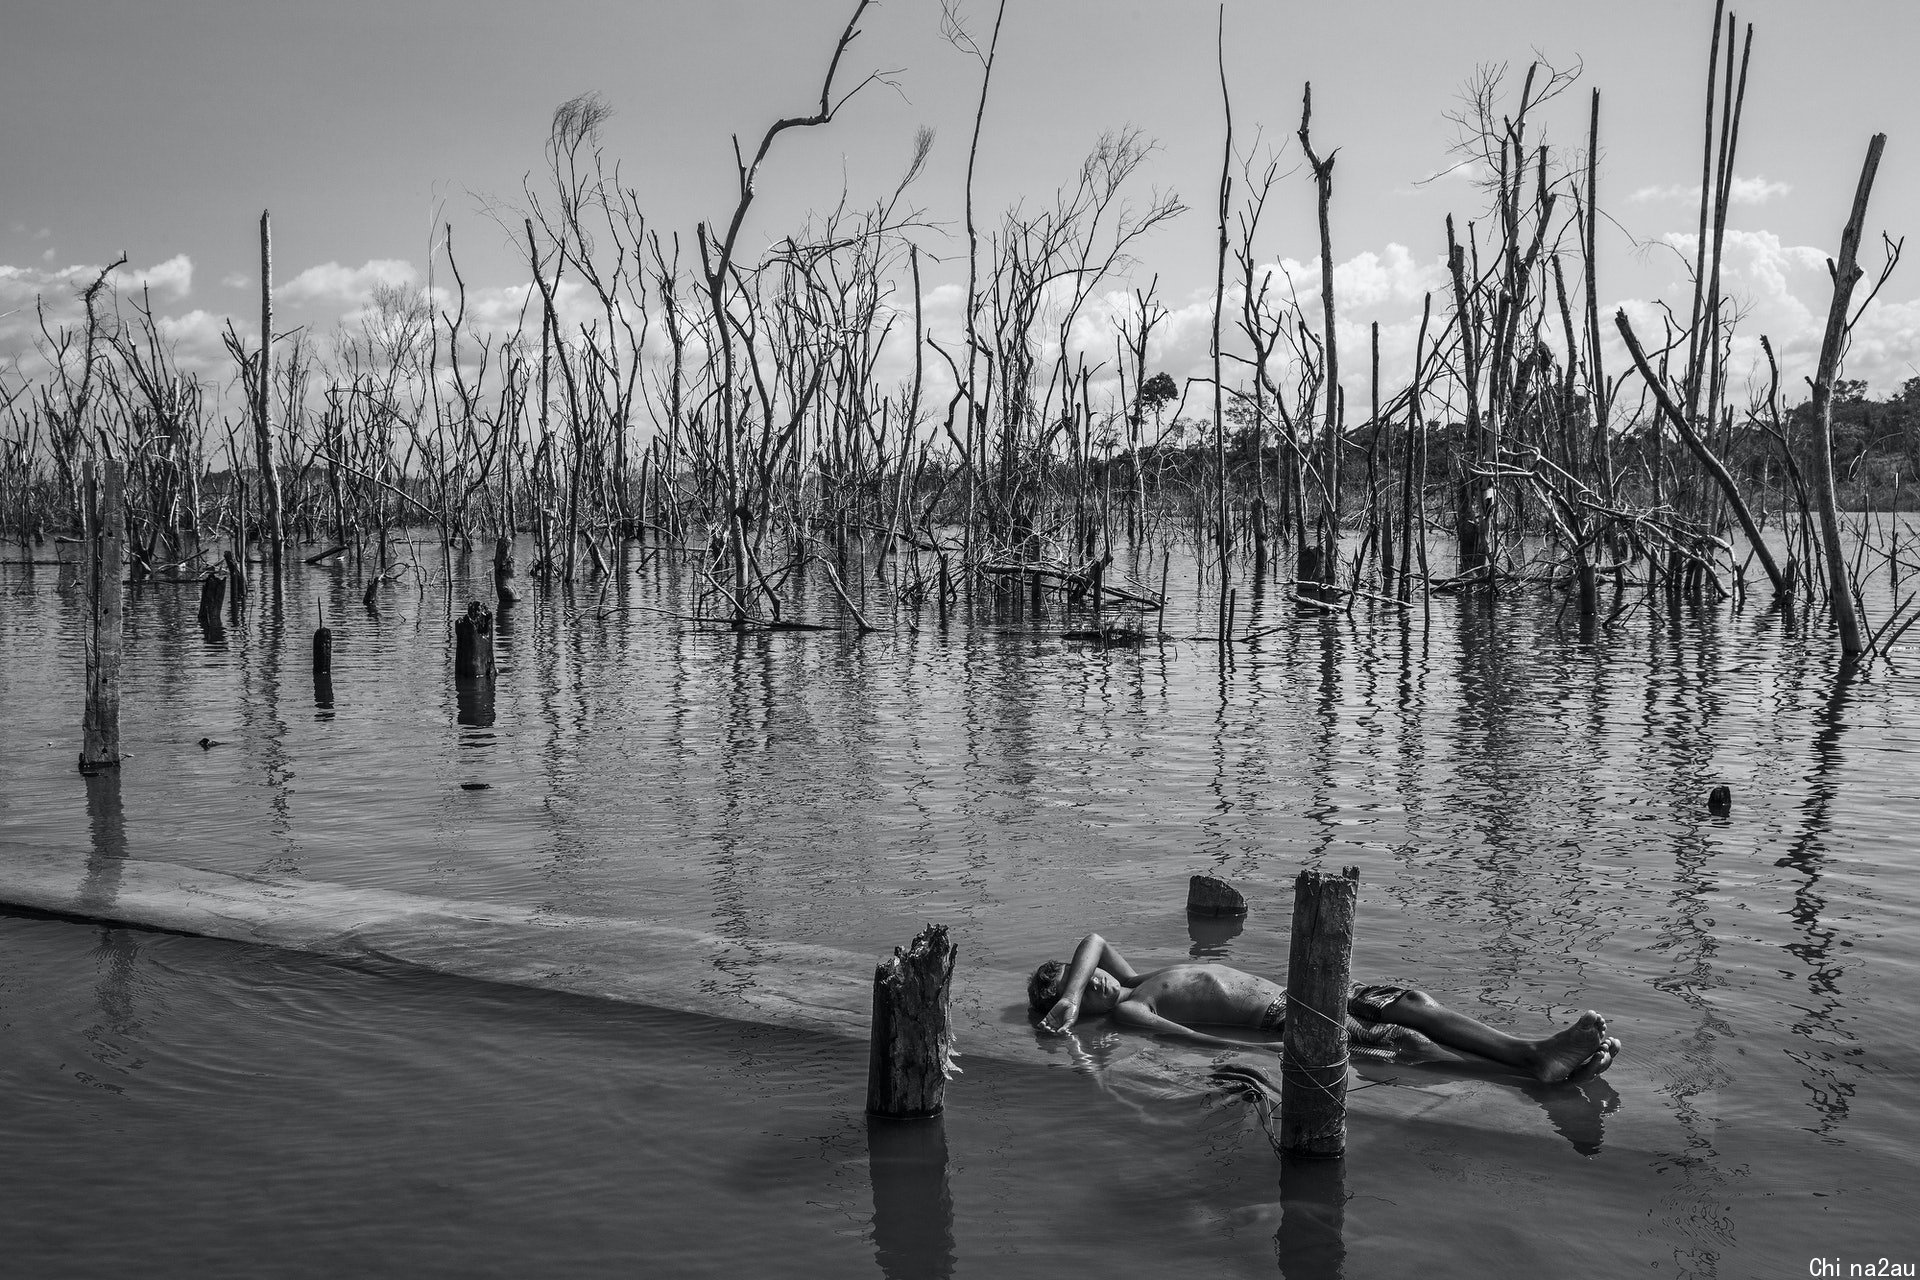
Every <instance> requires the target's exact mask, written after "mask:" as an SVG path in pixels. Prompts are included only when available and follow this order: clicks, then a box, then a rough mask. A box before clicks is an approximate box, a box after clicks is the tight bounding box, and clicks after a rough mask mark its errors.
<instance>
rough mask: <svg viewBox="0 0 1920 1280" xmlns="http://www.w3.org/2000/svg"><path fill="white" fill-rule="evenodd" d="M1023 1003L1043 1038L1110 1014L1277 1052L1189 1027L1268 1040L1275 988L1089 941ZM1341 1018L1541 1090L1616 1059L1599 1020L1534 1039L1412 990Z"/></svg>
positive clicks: (1363, 994) (1354, 1006)
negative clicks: (1136, 959) (1517, 1075)
mask: <svg viewBox="0 0 1920 1280" xmlns="http://www.w3.org/2000/svg"><path fill="white" fill-rule="evenodd" d="M1027 1000H1028V1002H1029V1003H1030V1004H1031V1005H1032V1006H1033V1011H1034V1012H1035V1013H1040V1012H1042V1011H1044V1012H1045V1014H1046V1016H1045V1017H1043V1018H1042V1019H1041V1021H1040V1025H1041V1026H1042V1027H1044V1028H1045V1029H1046V1030H1048V1031H1054V1032H1064V1031H1066V1030H1067V1029H1068V1028H1070V1027H1071V1026H1073V1024H1074V1022H1075V1020H1076V1019H1078V1018H1079V1017H1080V1016H1081V1015H1082V1014H1086V1015H1088V1016H1097V1015H1099V1014H1103V1013H1110V1014H1112V1015H1113V1020H1114V1021H1115V1022H1118V1023H1120V1024H1122V1025H1123V1026H1129V1027H1138V1028H1140V1029H1141V1030H1143V1031H1154V1032H1159V1033H1161V1034H1163V1035H1176V1036H1182V1037H1184V1038H1186V1039H1188V1040H1196V1041H1198V1042H1199V1043H1201V1044H1206V1045H1215V1046H1218V1047H1222V1048H1231V1049H1267V1050H1273V1049H1277V1048H1278V1047H1279V1045H1278V1043H1277V1042H1274V1041H1249V1040H1233V1039H1228V1038H1227V1037H1224V1036H1215V1035H1208V1034H1206V1033H1204V1032H1200V1031H1195V1030H1194V1029H1193V1026H1192V1025H1191V1024H1193V1023H1202V1024H1210V1025H1216V1026H1228V1027H1252V1028H1257V1029H1259V1030H1261V1031H1268V1032H1272V1031H1278V1030H1280V1028H1281V1026H1282V1024H1283V1023H1284V1021H1285V1019H1286V1012H1287V991H1286V988H1285V987H1282V986H1280V985H1279V984H1278V983H1274V982H1269V981H1267V980H1266V979H1265V978H1257V977H1255V976H1254V975H1252V974H1250V973H1242V972H1241V971H1240V970H1238V969H1230V968H1228V967H1227V966H1226V965H1223V964H1176V965H1173V966H1171V967H1170V968H1166V969H1156V970H1154V971H1153V972H1152V973H1138V972H1136V971H1135V970H1134V967H1133V966H1132V965H1130V964H1128V963H1127V962H1126V959H1125V958H1124V957H1123V956H1121V954H1120V953H1119V952H1118V951H1116V950H1114V949H1113V945H1112V944H1111V943H1109V942H1108V941H1107V940H1106V939H1105V938H1102V937H1101V936H1100V935H1099V934H1097V933H1090V934H1088V935H1087V936H1086V937H1085V938H1083V939H1081V940H1080V946H1079V948H1078V949H1077V950H1075V952H1074V953H1073V962H1072V964H1071V965H1063V964H1061V963H1060V962H1059V961H1058V960H1050V961H1048V962H1047V963H1046V964H1043V965H1041V966H1040V967H1039V968H1038V969H1036V970H1034V974H1033V977H1032V979H1031V980H1030V981H1029V982H1028V983H1027ZM1347 1011H1348V1013H1349V1014H1350V1015H1351V1016H1350V1017H1349V1019H1348V1027H1349V1028H1350V1029H1351V1028H1353V1027H1354V1026H1355V1022H1354V1019H1356V1018H1357V1019H1359V1020H1360V1026H1361V1027H1362V1028H1364V1027H1366V1025H1367V1024H1374V1025H1375V1026H1378V1025H1379V1024H1383V1023H1384V1024H1387V1025H1390V1026H1400V1027H1407V1028H1410V1029H1412V1030H1414V1031H1418V1032H1420V1033H1421V1034H1422V1035H1424V1036H1426V1037H1427V1038H1428V1039H1430V1040H1432V1041H1433V1042H1434V1043H1435V1044H1438V1045H1440V1046H1441V1047H1443V1048H1446V1049H1451V1050H1454V1051H1455V1052H1457V1053H1466V1054H1473V1055H1475V1056H1476V1057H1481V1058H1490V1059H1492V1060H1493V1061H1495V1062H1498V1063H1501V1064H1502V1065H1504V1066H1508V1067H1512V1068H1514V1069H1515V1070H1518V1071H1524V1072H1526V1073H1527V1074H1528V1075H1530V1076H1532V1077H1533V1078H1534V1079H1536V1080H1540V1081H1543V1082H1545V1083H1547V1084H1556V1083H1559V1082H1561V1081H1580V1080H1589V1079H1592V1078H1593V1077H1594V1076H1597V1075H1599V1074H1600V1073H1601V1072H1602V1071H1605V1070H1606V1069H1607V1068H1608V1067H1610V1066H1612V1065H1613V1059H1614V1056H1615V1055H1616V1054H1618V1053H1619V1052H1620V1042H1619V1041H1618V1040H1616V1039H1614V1038H1612V1037H1611V1036H1609V1035H1608V1034H1607V1022H1606V1019H1605V1018H1602V1017H1601V1016H1600V1015H1599V1014H1597V1013H1594V1012H1592V1011H1591V1010H1589V1011H1588V1012H1586V1013H1584V1014H1582V1015H1581V1016H1580V1019H1579V1021H1577V1022H1575V1023H1574V1024H1573V1025H1572V1026H1570V1027H1567V1028H1565V1029H1564V1030H1561V1031H1558V1032H1555V1033H1554V1034H1553V1035H1550V1036H1547V1037H1545V1038H1543V1039H1539V1040H1524V1039H1521V1038H1520V1037H1518V1036H1510V1035H1508V1034H1506V1033H1505V1032H1503V1031H1496V1030H1494V1029H1493V1028H1492V1027H1489V1026H1488V1025H1486V1024H1485V1023H1484V1022H1476V1021H1475V1020H1474V1019H1472V1018H1469V1017H1467V1016H1466V1015H1465V1014H1462V1013H1455V1012H1453V1011H1452V1010H1451V1009H1447V1008H1444V1007H1443V1006H1442V1005H1441V1004H1440V1003H1439V1002H1438V1001H1437V1000H1435V999H1434V998H1433V997H1432V996H1430V995H1428V994H1427V993H1426V992H1424V991H1415V990H1414V989H1412V988H1411V987H1394V986H1359V985H1356V986H1355V987H1354V989H1353V996H1352V998H1351V999H1350V1000H1349V1001H1348V1003H1347Z"/></svg>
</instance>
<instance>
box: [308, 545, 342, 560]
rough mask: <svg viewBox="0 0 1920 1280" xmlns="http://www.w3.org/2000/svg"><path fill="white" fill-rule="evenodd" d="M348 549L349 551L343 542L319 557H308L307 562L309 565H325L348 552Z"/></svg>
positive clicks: (329, 548) (323, 552)
mask: <svg viewBox="0 0 1920 1280" xmlns="http://www.w3.org/2000/svg"><path fill="white" fill-rule="evenodd" d="M346 549H347V544H346V543H344V542H343V543H341V544H340V545H338V546H334V547H328V548H327V549H326V550H325V551H322V552H321V553H320V554H318V555H312V556H308V557H307V561H306V562H307V563H308V564H324V563H326V562H327V561H328V560H332V559H333V558H334V557H336V556H339V555H341V554H343V553H344V552H345V551H346Z"/></svg>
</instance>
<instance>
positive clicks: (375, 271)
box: [273, 258, 420, 329]
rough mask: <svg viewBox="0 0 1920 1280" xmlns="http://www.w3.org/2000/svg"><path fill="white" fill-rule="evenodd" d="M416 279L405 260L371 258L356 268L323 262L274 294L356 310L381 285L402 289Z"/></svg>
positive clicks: (308, 269) (280, 287)
mask: <svg viewBox="0 0 1920 1280" xmlns="http://www.w3.org/2000/svg"><path fill="white" fill-rule="evenodd" d="M419 279H420V273H419V271H418V270H416V269H415V267H414V265H413V264H412V263H411V262H408V261H406V260H405V259H404V258H373V259H370V260H369V261H367V262H366V263H364V264H362V265H360V266H357V267H343V266H341V265H340V264H339V263H338V262H323V263H320V264H319V265H318V266H312V267H308V268H307V269H306V270H305V271H302V272H301V273H300V274H299V275H297V276H295V277H293V279H291V280H289V281H287V282H286V283H285V284H283V285H279V286H277V287H276V288H275V289H274V291H273V292H274V294H275V295H276V296H278V297H281V298H285V299H287V300H288V301H290V302H304V303H313V304H332V305H335V306H343V307H357V306H365V305H366V304H367V302H368V301H370V300H371V299H372V297H373V291H374V289H375V288H376V287H378V286H380V285H389V286H395V287H405V286H408V285H412V284H414V283H416V282H417V281H418V280H419ZM275 328H276V329H277V328H278V326H277V325H276V326H275Z"/></svg>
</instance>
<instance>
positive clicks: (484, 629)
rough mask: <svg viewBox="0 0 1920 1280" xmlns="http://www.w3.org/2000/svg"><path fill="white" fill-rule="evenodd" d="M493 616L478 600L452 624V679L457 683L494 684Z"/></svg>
mask: <svg viewBox="0 0 1920 1280" xmlns="http://www.w3.org/2000/svg"><path fill="white" fill-rule="evenodd" d="M493 671H494V668H493V613H492V612H491V611H490V610H489V609H488V608H487V606H485V605H483V604H481V603H480V602H479V601H478V600H475V601H473V602H472V603H471V604H469V605H468V606H467V613H466V616H465V617H463V618H458V619H455V621H454V624H453V675H454V679H456V680H485V681H488V682H491V681H492V680H493Z"/></svg>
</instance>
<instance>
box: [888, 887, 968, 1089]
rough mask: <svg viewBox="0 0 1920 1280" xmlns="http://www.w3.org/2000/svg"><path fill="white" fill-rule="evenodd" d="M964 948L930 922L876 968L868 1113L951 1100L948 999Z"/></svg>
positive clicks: (951, 1048)
mask: <svg viewBox="0 0 1920 1280" xmlns="http://www.w3.org/2000/svg"><path fill="white" fill-rule="evenodd" d="M958 953H959V949H958V948H957V947H955V946H954V945H953V943H952V942H951V941H949V940H948V938H947V927H946V926H945V925H940V924H930V925H928V926H927V927H926V928H924V929H922V930H921V931H920V933H919V935H918V936H917V937H915V938H914V940H913V942H912V943H911V944H910V945H909V946H908V947H907V948H906V950H904V951H902V950H901V949H900V948H899V947H895V948H894V949H893V955H892V956H891V957H889V958H888V959H886V960H883V961H881V962H880V964H879V965H878V966H876V967H875V969H874V971H873V1032H872V1037H871V1039H870V1040H869V1041H868V1044H867V1114H869V1115H875V1116H892V1117H894V1118H896V1119H909V1118H915V1117H921V1116H936V1115H939V1114H940V1111H941V1108H943V1107H944V1106H945V1105H946V1089H947V1074H948V1070H949V1067H950V1064H951V1059H952V1057H953V1032H952V1030H951V1028H950V1027H949V1026H948V1023H947V1006H948V999H949V994H950V989H951V987H952V984H953V962H954V957H955V956H956V955H958Z"/></svg>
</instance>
